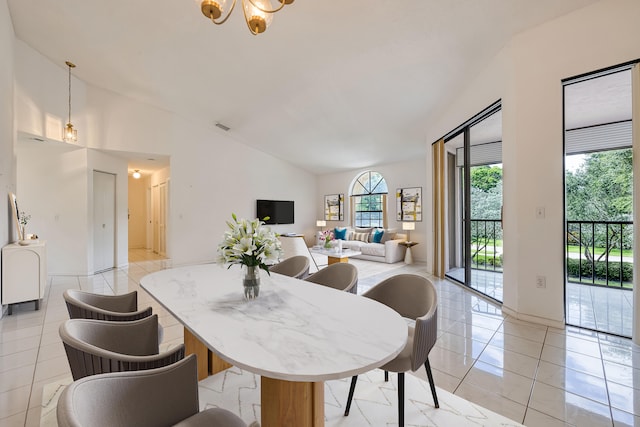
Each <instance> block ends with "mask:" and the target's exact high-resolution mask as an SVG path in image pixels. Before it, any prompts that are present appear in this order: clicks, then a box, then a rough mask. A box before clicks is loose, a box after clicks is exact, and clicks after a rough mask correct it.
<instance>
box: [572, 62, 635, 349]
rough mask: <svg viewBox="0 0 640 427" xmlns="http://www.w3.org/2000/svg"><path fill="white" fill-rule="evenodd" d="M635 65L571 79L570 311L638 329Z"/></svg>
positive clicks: (579, 322)
mask: <svg viewBox="0 0 640 427" xmlns="http://www.w3.org/2000/svg"><path fill="white" fill-rule="evenodd" d="M631 68H632V65H626V66H622V67H617V68H613V69H609V70H605V71H601V72H597V73H592V74H589V75H585V76H580V77H577V78H572V79H568V80H566V81H564V82H563V94H564V123H565V127H564V149H565V153H564V164H565V174H564V180H565V183H564V184H565V188H564V190H565V193H564V194H565V236H566V239H565V255H564V256H565V260H564V264H565V272H566V273H565V278H566V279H565V313H566V322H567V324H569V325H574V326H579V327H582V328H587V329H593V330H596V331H601V332H607V333H611V334H615V335H620V336H624V337H631V336H632V332H633V310H634V299H633V292H632V291H633V270H634V267H633V256H634V254H633V247H634V232H633V209H634V208H633V155H632V145H633V135H632V133H633V132H632V119H633V114H632V72H631Z"/></svg>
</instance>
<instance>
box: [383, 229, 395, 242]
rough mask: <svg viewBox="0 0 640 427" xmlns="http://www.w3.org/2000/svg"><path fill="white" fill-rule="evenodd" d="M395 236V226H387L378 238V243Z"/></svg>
mask: <svg viewBox="0 0 640 427" xmlns="http://www.w3.org/2000/svg"><path fill="white" fill-rule="evenodd" d="M395 238H396V229H395V228H389V229H387V230H385V231H384V234H383V235H382V239H381V240H380V243H385V242H387V241H389V240H393V239H395Z"/></svg>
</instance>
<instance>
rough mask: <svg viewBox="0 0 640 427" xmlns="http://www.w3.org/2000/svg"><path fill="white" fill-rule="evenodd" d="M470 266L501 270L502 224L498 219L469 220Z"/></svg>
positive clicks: (479, 268)
mask: <svg viewBox="0 0 640 427" xmlns="http://www.w3.org/2000/svg"><path fill="white" fill-rule="evenodd" d="M471 268H473V269H475V270H485V271H500V272H501V271H502V226H501V224H500V220H499V219H472V220H471Z"/></svg>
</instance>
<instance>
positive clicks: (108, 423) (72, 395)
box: [57, 355, 246, 427]
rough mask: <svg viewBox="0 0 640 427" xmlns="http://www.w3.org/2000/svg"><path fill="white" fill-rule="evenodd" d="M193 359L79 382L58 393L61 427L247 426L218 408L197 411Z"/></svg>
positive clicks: (189, 358) (229, 413) (234, 416)
mask: <svg viewBox="0 0 640 427" xmlns="http://www.w3.org/2000/svg"><path fill="white" fill-rule="evenodd" d="M196 365H197V363H196V356H195V355H190V356H189V357H187V358H185V359H183V360H181V361H179V362H176V363H174V364H172V365H169V366H164V367H161V368H155V369H149V370H146V371H137V372H116V373H108V374H101V375H94V376H91V377H86V378H82V379H80V380H78V381H75V382H73V383H72V384H70V385H69V386H67V387H66V388H65V390H64V391H63V392H62V394H61V396H60V399H59V400H58V406H57V418H58V426H59V427H88V426H91V427H128V426H136V427H158V426H172V425H175V426H181V427H189V426H205V425H206V426H212V427H246V424H245V423H244V421H242V419H240V417H238V416H237V415H235V414H234V413H232V412H230V411H227V410H225V409H222V408H210V409H206V410H204V411H202V412H199V401H198V379H197V372H196V371H197V367H196Z"/></svg>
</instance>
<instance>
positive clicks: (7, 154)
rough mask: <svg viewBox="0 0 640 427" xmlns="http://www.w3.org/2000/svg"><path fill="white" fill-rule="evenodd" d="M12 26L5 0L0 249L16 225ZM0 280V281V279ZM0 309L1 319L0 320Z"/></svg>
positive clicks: (0, 46) (0, 19)
mask: <svg viewBox="0 0 640 427" xmlns="http://www.w3.org/2000/svg"><path fill="white" fill-rule="evenodd" d="M13 44H14V36H13V24H12V23H11V16H10V15H9V8H8V7H7V2H6V0H2V1H0V58H2V66H0V247H2V246H4V245H6V244H7V243H9V242H12V241H14V240H17V232H16V231H15V230H16V228H15V222H14V221H13V217H12V216H11V211H10V209H9V193H10V192H13V193H15V192H16V186H15V184H16V171H15V154H14V148H13V144H14V141H15V127H14V120H13V119H14V114H13V108H14V98H13V93H14V91H13V76H14V73H13ZM0 280H1V279H0ZM2 313H3V310H2V307H0V318H1V317H2Z"/></svg>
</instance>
